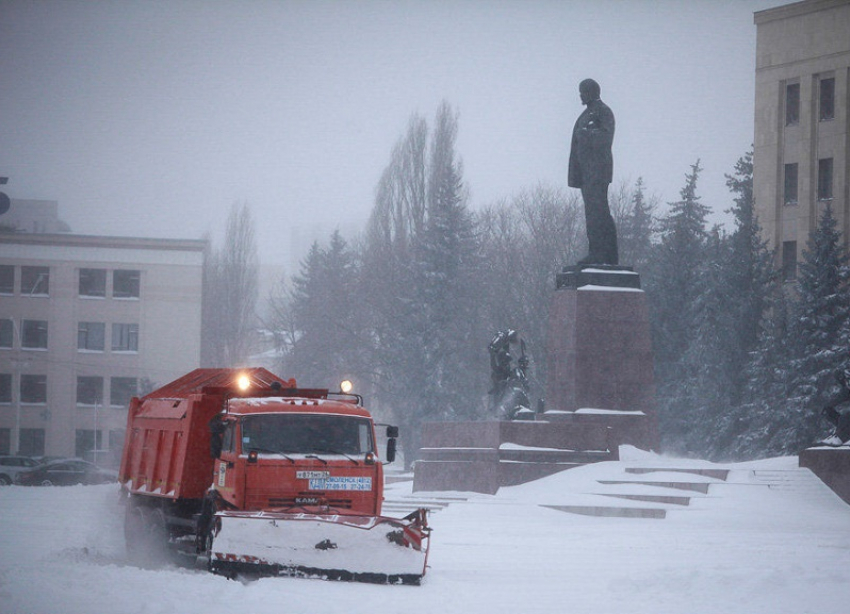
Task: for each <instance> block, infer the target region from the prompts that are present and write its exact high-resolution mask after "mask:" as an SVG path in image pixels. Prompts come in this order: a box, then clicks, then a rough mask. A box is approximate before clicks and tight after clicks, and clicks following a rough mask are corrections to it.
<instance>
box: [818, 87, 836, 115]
mask: <svg viewBox="0 0 850 614" xmlns="http://www.w3.org/2000/svg"><path fill="white" fill-rule="evenodd" d="M819 106H820V114H819V119H820V121H827V120H830V119H835V79H833V78H829V79H821V80H820V105H819Z"/></svg>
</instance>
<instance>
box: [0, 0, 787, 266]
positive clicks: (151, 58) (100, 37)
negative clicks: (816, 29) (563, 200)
mask: <svg viewBox="0 0 850 614" xmlns="http://www.w3.org/2000/svg"><path fill="white" fill-rule="evenodd" d="M784 3H785V2H783V1H781V0H667V1H664V0H646V1H644V0H619V1H613V0H610V1H604V0H593V1H590V0H587V1H578V0H575V1H568V0H562V1H543V0H539V1H537V0H525V1H508V0H502V1H496V0H465V1H464V0H453V1H440V2H438V1H428V0H419V1H411V2H403V1H393V2H377V1H369V0H350V1H348V2H318V1H310V2H307V1H304V2H297V1H287V0H278V1H260V0H240V1H236V0H209V1H204V2H190V1H181V0H167V1H145V2H142V1H136V2H130V1H97V0H94V1H92V0H89V1H85V2H75V1H71V0H61V1H59V0H56V1H52V2H51V1H39V0H20V1H19V0H0V175H2V176H8V177H9V178H10V179H9V184H8V185H7V186H6V187H5V191H6V193H7V194H9V195H10V196H11V197H12V198H39V199H48V200H56V201H59V206H60V216H61V217H62V218H63V219H64V220H65V221H67V222H68V223H69V224H70V225H71V227H72V228H73V230H74V231H75V232H78V233H85V234H113V235H137V236H151V237H157V236H163V237H179V238H200V237H201V236H203V235H204V233H207V232H210V233H212V236H213V237H214V239H216V240H220V237H221V235H222V233H223V228H224V221H225V219H226V217H227V213H228V211H229V209H230V206H231V205H232V204H233V203H234V202H237V201H239V202H242V201H245V202H247V203H249V204H250V206H251V209H252V212H253V214H254V218H255V220H256V223H257V230H258V241H259V246H260V257H261V259H262V260H263V261H264V262H266V263H279V264H290V263H291V259H292V258H293V257H294V258H296V259H297V258H300V257H301V256H303V253H302V250H303V249H305V247H304V245H303V244H304V242H305V241H306V240H307V239H309V238H312V237H314V236H316V233H318V236H319V238H321V239H325V238H326V236H327V235H328V234H329V233H330V232H331V231H332V230H333V229H334V228H336V227H339V228H340V229H342V230H343V232H344V233H346V234H347V235H349V236H350V235H352V234H354V233H355V232H357V231H360V230H362V228H363V226H364V225H365V221H366V219H367V218H368V215H369V212H370V211H371V208H372V204H373V200H374V191H375V186H376V184H377V182H378V179H379V177H380V175H381V172H382V170H383V169H384V167H385V166H386V165H387V163H388V161H389V156H390V151H391V149H392V147H393V145H394V143H395V142H396V140H397V139H398V138H399V137H400V136H401V135H402V133H403V132H404V130H405V128H406V126H407V122H408V119H409V117H410V115H411V114H412V113H414V112H419V113H421V114H422V115H424V116H426V117H427V118H428V119H429V121H430V120H431V119H432V118H433V115H434V112H435V111H436V108H437V105H438V104H439V102H440V101H441V100H443V99H445V100H447V101H448V102H449V103H451V104H452V106H453V107H454V108H455V109H456V110H457V111H458V112H459V114H460V118H459V135H458V142H457V149H458V153H459V154H460V156H461V158H462V160H463V163H464V171H465V173H464V178H465V181H466V184H467V186H468V187H469V188H470V192H471V202H470V205H471V206H472V207H473V208H478V207H481V206H483V205H487V204H490V203H493V202H494V201H497V200H499V199H501V198H507V197H510V196H511V195H512V194H514V193H516V192H518V191H519V190H521V189H523V188H528V187H532V186H534V185H536V184H537V183H540V182H542V183H544V184H547V185H552V186H564V187H566V166H567V158H568V156H569V141H570V133H571V130H572V125H573V123H574V121H575V119H576V117H577V116H578V115H579V113H580V112H581V111H582V106H581V103H580V101H579V97H578V83H579V81H581V80H582V79H584V78H586V77H592V78H594V79H596V80H597V81H598V82H599V83H600V84H601V86H602V99H603V100H604V101H605V102H607V103H608V104H609V105H610V106H611V107H612V109H613V111H614V113H615V115H616V119H617V133H616V137H615V142H614V156H615V157H614V175H615V183H616V182H619V181H621V180H627V181H629V182H630V183H633V182H634V181H635V180H636V179H637V178H638V177H641V176H642V177H643V178H644V182H645V184H646V187H647V190H648V192H649V193H650V195H651V194H655V195H657V196H658V197H659V198H660V199H661V201H662V202H667V201H673V200H676V199H677V198H678V192H679V190H680V189H681V187H682V185H683V183H684V176H685V173H687V172H689V170H690V165H691V164H693V163H694V162H695V161H696V159H697V158H700V159H701V160H702V166H703V167H704V169H705V170H704V172H703V175H702V178H701V181H700V186H699V192H700V193H701V194H702V197H703V202H704V203H705V204H707V205H709V206H711V207H712V208H713V209H714V210H715V211H716V213H717V214H718V218H721V217H722V212H723V210H725V209H728V208H729V206H730V205H731V196H730V194H729V192H728V190H727V188H726V186H725V179H724V174H726V173H730V172H732V169H733V166H734V164H735V161H736V160H737V159H738V158H739V157H740V156H741V155H743V154H744V153H745V152H746V151H747V150H748V149H749V148H750V146H751V143H752V142H753V88H754V65H755V40H756V28H755V26H754V25H753V12H754V11H757V10H762V9H765V8H770V7H773V6H777V5H780V4H784ZM299 244H300V245H299ZM293 246H294V247H293Z"/></svg>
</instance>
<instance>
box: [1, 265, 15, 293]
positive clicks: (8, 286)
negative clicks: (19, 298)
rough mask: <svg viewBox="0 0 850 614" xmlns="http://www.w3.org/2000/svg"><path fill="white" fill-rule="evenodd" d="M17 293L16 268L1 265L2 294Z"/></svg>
mask: <svg viewBox="0 0 850 614" xmlns="http://www.w3.org/2000/svg"><path fill="white" fill-rule="evenodd" d="M14 293H15V267H14V266H12V265H11V264H0V294H14Z"/></svg>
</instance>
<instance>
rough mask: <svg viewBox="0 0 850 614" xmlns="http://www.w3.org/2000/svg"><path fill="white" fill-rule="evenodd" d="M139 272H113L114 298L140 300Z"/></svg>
mask: <svg viewBox="0 0 850 614" xmlns="http://www.w3.org/2000/svg"><path fill="white" fill-rule="evenodd" d="M140 278H141V273H140V272H139V271H129V270H128V271H125V270H121V269H119V270H116V271H113V272H112V296H113V297H115V298H139V279H140Z"/></svg>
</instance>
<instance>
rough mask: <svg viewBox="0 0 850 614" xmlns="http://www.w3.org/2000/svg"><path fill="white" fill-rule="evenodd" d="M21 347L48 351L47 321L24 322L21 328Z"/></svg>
mask: <svg viewBox="0 0 850 614" xmlns="http://www.w3.org/2000/svg"><path fill="white" fill-rule="evenodd" d="M21 347H25V348H30V349H42V350H44V349H47V321H45V320H24V322H23V325H22V326H21Z"/></svg>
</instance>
